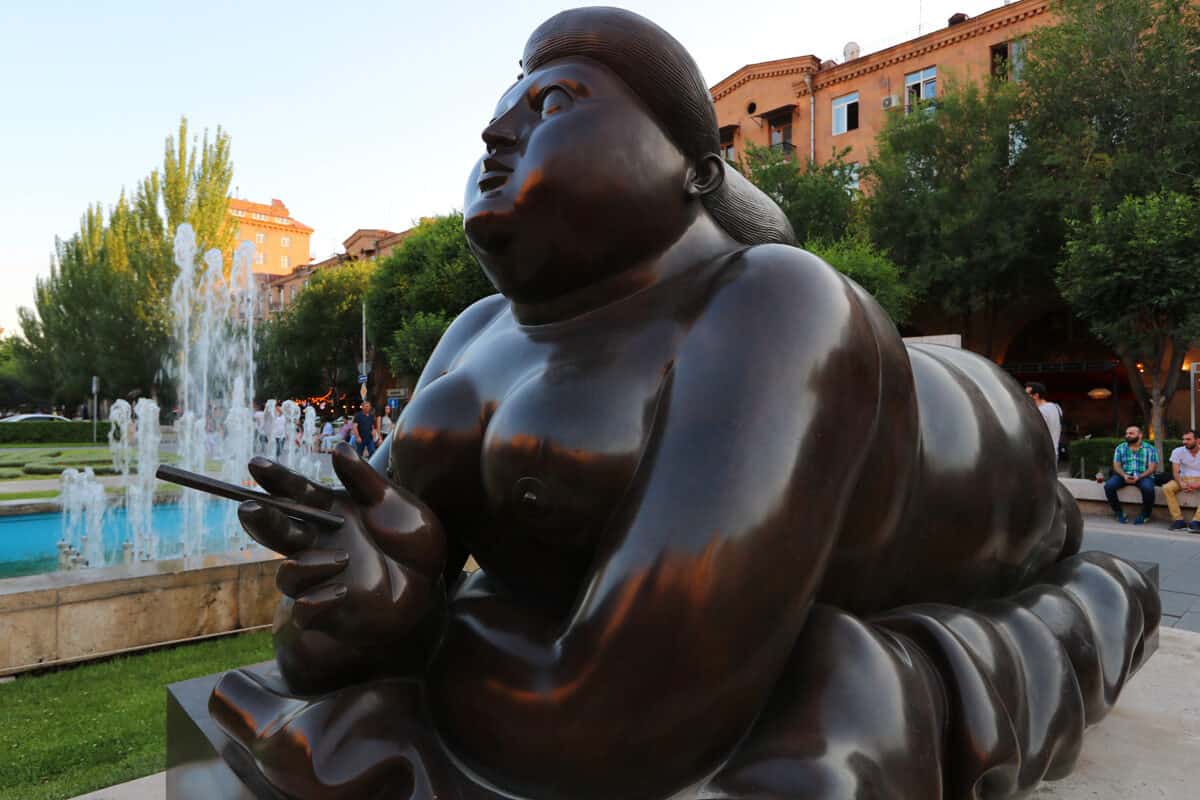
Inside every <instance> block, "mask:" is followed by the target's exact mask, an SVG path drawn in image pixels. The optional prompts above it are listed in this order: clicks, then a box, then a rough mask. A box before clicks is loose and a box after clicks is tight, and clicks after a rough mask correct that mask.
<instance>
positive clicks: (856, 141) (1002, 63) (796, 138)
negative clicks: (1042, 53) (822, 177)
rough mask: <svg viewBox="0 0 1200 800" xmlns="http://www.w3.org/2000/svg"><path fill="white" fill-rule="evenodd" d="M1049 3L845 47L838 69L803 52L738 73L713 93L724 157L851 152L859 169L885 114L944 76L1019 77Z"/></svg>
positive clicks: (923, 94)
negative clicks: (754, 151) (758, 152)
mask: <svg viewBox="0 0 1200 800" xmlns="http://www.w3.org/2000/svg"><path fill="white" fill-rule="evenodd" d="M1048 6H1049V3H1048V0H1019V2H1014V3H1010V4H1008V5H1005V6H1001V7H1000V8H995V9H992V10H991V11H987V12H985V13H983V14H980V15H978V16H975V17H968V16H967V15H966V14H955V15H954V16H952V17H950V19H949V20H948V21H947V25H946V27H945V28H941V29H939V30H936V31H933V32H931V33H928V34H925V35H923V36H920V37H918V38H916V39H911V40H909V41H906V42H901V43H900V44H896V45H893V46H891V47H888V48H885V49H883V50H880V51H877V52H874V53H867V54H863V53H860V52H859V47H858V45H856V44H855V43H854V42H849V43H847V45H846V47H845V49H844V51H843V54H842V60H841V61H840V62H839V61H836V60H822V59H820V58H818V57H817V56H815V55H804V56H796V57H794V58H785V59H780V60H777V61H765V62H762V63H759V64H749V65H747V66H744V67H742V68H741V69H739V70H738V71H737V72H735V73H733V74H732V75H730V76H728V77H726V78H724V79H723V80H721V81H719V82H718V83H717V84H716V85H715V86H713V87H712V90H711V91H712V96H713V101H714V103H715V105H716V112H717V124H718V125H719V126H720V129H721V148H722V153H723V155H724V156H725V157H726V158H728V159H730V160H736V159H737V158H738V157H740V156H741V155H742V153H744V152H745V147H746V144H747V143H753V144H755V145H758V146H762V147H767V146H770V147H773V148H776V149H779V150H783V151H785V152H787V153H790V154H792V155H794V156H795V157H796V158H797V159H798V160H800V161H801V162H803V161H807V160H809V159H811V160H813V161H815V162H817V163H822V162H824V161H826V160H828V159H829V158H830V157H831V155H832V154H833V153H834V152H835V151H840V150H843V149H845V148H849V154H848V155H847V156H846V160H847V161H848V162H850V163H855V164H863V163H865V162H866V161H868V160H869V159H870V153H871V148H872V147H873V146H874V141H875V136H876V134H878V133H879V131H880V130H881V129H882V128H883V126H884V123H885V121H886V119H887V115H888V114H897V113H910V112H912V111H913V110H914V109H917V108H920V107H921V105H922V104H923V103H925V102H927V101H930V100H932V99H933V98H935V97H937V94H938V92H939V91H941V89H942V87H944V85H945V82H946V80H947V79H948V78H950V79H953V80H959V81H981V80H983V79H985V78H987V77H989V76H991V75H993V74H995V73H996V72H997V71H1002V72H1003V74H1005V75H1007V76H1010V77H1016V78H1019V76H1020V71H1021V65H1022V63H1023V56H1024V44H1025V37H1026V36H1027V35H1028V34H1029V32H1030V31H1032V30H1034V29H1035V28H1038V27H1040V26H1043V25H1047V24H1050V22H1051V21H1052V17H1051V14H1050V12H1049V10H1048Z"/></svg>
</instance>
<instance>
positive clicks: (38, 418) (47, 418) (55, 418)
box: [0, 414, 71, 422]
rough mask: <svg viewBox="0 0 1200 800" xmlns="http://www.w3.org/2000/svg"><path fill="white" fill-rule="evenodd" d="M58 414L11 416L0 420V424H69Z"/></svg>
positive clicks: (67, 420)
mask: <svg viewBox="0 0 1200 800" xmlns="http://www.w3.org/2000/svg"><path fill="white" fill-rule="evenodd" d="M70 421H71V420H69V419H67V418H66V417H60V416H59V415H58V414H13V415H12V416H11V417H5V418H4V419H0V422H70Z"/></svg>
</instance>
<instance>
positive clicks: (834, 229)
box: [739, 144, 858, 242]
mask: <svg viewBox="0 0 1200 800" xmlns="http://www.w3.org/2000/svg"><path fill="white" fill-rule="evenodd" d="M845 155H846V153H845V151H842V152H835V153H834V154H833V156H832V158H830V159H829V160H828V161H825V162H824V163H822V164H816V163H814V162H811V161H809V162H806V163H805V164H804V166H803V167H802V168H800V169H797V168H796V161H795V160H794V159H793V158H792V156H791V155H789V154H788V153H785V152H783V151H780V150H774V149H772V148H770V147H758V146H756V145H754V144H747V146H746V154H745V157H744V158H743V159H741V163H740V164H739V169H740V171H741V172H742V174H743V175H745V176H746V178H747V180H749V181H750V182H751V183H753V184H754V185H755V186H757V187H758V188H759V189H762V191H763V192H765V193H766V194H767V196H769V197H770V198H771V199H772V200H774V201H775V202H776V203H778V204H779V207H780V208H781V209H782V210H783V213H784V215H785V216H786V217H787V218H788V222H790V223H792V230H794V231H795V232H796V241H798V242H810V241H822V242H834V241H837V240H838V239H841V238H842V237H843V236H845V235H846V234H847V232H848V231H850V229H851V227H852V224H853V222H854V218H855V191H854V190H853V189H852V188H851V187H852V185H853V184H854V182H855V178H856V172H857V169H858V168H857V166H856V165H854V164H849V163H847V162H846V161H845Z"/></svg>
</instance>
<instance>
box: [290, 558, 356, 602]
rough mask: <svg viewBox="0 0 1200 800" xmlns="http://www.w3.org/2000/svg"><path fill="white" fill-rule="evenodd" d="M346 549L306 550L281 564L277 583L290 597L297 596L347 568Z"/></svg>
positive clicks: (348, 559)
mask: <svg viewBox="0 0 1200 800" xmlns="http://www.w3.org/2000/svg"><path fill="white" fill-rule="evenodd" d="M348 563H350V554H349V553H347V552H346V551H345V550H305V551H304V552H302V553H297V554H296V555H294V556H292V557H291V558H289V559H288V560H286V561H284V562H283V563H282V564H280V565H279V571H278V572H276V573H275V585H276V586H278V587H279V591H281V592H283V593H284V594H286V595H287V596H288V597H297V596H299V595H300V594H302V593H304V592H306V591H308V590H309V589H311V588H313V587H314V586H316V585H317V584H319V583H322V582H324V581H326V580H328V579H329V578H332V577H333V576H334V575H337V574H338V573H339V572H341V571H342V570H344V569H345V568H346V565H347V564H348Z"/></svg>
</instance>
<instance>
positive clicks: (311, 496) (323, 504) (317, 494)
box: [247, 456, 333, 511]
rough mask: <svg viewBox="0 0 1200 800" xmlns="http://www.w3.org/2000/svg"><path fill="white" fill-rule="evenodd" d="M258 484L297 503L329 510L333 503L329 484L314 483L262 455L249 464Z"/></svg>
mask: <svg viewBox="0 0 1200 800" xmlns="http://www.w3.org/2000/svg"><path fill="white" fill-rule="evenodd" d="M247 467H248V469H249V470H250V474H251V475H253V476H254V480H256V481H258V485H259V486H261V487H263V488H264V489H266V490H267V491H268V492H270V493H271V494H274V495H281V496H283V497H286V498H288V499H290V500H295V501H296V502H297V503H303V504H304V505H306V506H313V507H315V508H319V509H321V510H323V511H328V510H329V508H330V507H331V506H332V505H333V490H332V489H330V488H329V487H328V486H322V485H321V484H319V483H313V482H312V481H310V480H309V479H308V478H306V477H304V476H303V475H301V474H300V473H298V472H292V471H291V470H290V469H288V468H287V467H285V466H283V465H282V464H279V463H277V462H275V461H270V460H268V459H265V458H263V457H262V456H255V457H254V458H252V459H250V463H249V464H248V465H247Z"/></svg>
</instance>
